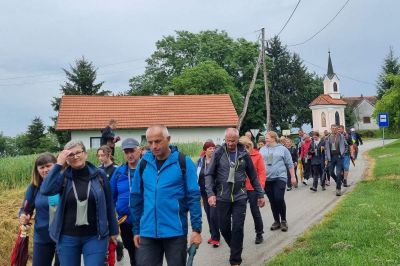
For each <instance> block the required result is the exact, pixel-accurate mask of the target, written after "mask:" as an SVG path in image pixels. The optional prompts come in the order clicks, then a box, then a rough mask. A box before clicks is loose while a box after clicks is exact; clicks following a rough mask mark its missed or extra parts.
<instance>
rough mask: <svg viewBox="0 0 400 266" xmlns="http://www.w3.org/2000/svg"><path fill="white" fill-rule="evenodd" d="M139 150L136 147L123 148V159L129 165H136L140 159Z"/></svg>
mask: <svg viewBox="0 0 400 266" xmlns="http://www.w3.org/2000/svg"><path fill="white" fill-rule="evenodd" d="M140 153H141V150H140V149H139V148H138V147H136V148H133V149H125V150H124V158H125V161H127V162H128V164H129V166H131V167H132V166H136V165H137V163H138V161H139V159H140Z"/></svg>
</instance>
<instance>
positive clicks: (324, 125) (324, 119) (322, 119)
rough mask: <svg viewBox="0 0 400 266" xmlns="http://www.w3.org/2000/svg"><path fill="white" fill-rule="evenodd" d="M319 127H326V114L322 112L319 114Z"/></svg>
mask: <svg viewBox="0 0 400 266" xmlns="http://www.w3.org/2000/svg"><path fill="white" fill-rule="evenodd" d="M321 127H326V115H325V113H324V112H322V114H321Z"/></svg>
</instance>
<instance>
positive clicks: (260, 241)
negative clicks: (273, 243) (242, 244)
mask: <svg viewBox="0 0 400 266" xmlns="http://www.w3.org/2000/svg"><path fill="white" fill-rule="evenodd" d="M263 241H264V237H263V235H262V234H256V240H255V241H254V243H255V244H256V245H257V244H261V243H262V242H263Z"/></svg>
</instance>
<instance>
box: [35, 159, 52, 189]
mask: <svg viewBox="0 0 400 266" xmlns="http://www.w3.org/2000/svg"><path fill="white" fill-rule="evenodd" d="M56 162H57V159H56V157H55V156H54V155H53V154H51V153H49V152H45V153H42V154H39V156H38V157H37V158H36V160H35V164H34V166H33V169H32V179H31V180H32V181H31V183H32V185H33V186H34V187H39V186H40V184H41V183H42V177H41V176H40V174H39V171H38V170H37V168H38V166H41V165H45V164H48V163H53V164H55V163H56Z"/></svg>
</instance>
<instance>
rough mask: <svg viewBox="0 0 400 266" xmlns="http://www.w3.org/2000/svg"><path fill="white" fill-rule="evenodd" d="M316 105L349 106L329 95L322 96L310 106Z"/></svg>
mask: <svg viewBox="0 0 400 266" xmlns="http://www.w3.org/2000/svg"><path fill="white" fill-rule="evenodd" d="M314 105H347V103H346V102H345V101H343V100H342V99H334V98H332V97H331V96H330V95H328V94H321V95H320V96H318V97H317V98H315V99H314V101H312V102H311V103H310V104H309V106H314Z"/></svg>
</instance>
